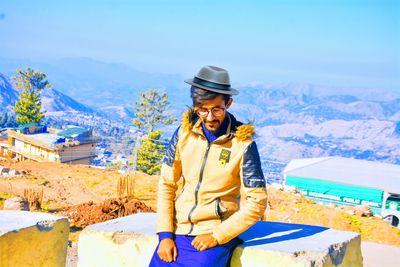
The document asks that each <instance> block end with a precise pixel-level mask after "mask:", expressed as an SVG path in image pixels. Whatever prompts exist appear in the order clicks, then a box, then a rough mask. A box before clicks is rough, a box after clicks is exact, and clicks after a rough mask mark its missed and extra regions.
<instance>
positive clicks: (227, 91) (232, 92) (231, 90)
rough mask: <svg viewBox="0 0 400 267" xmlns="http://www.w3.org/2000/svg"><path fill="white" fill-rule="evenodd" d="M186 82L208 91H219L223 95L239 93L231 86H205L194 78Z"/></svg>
mask: <svg viewBox="0 0 400 267" xmlns="http://www.w3.org/2000/svg"><path fill="white" fill-rule="evenodd" d="M185 83H188V84H190V85H193V86H196V87H198V88H201V89H204V90H207V91H211V92H215V93H219V94H223V95H238V94H239V91H238V90H236V89H234V88H232V87H229V89H228V90H219V89H215V88H211V87H207V86H203V85H201V84H197V83H195V82H194V81H193V79H187V80H185Z"/></svg>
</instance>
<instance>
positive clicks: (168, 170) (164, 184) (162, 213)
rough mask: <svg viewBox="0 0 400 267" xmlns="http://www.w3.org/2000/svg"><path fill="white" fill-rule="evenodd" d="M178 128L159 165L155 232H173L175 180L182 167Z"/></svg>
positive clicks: (176, 180) (176, 186)
mask: <svg viewBox="0 0 400 267" xmlns="http://www.w3.org/2000/svg"><path fill="white" fill-rule="evenodd" d="M178 139H179V128H178V129H177V130H176V131H175V133H174V135H173V136H172V138H171V141H170V142H169V145H168V148H167V152H166V154H165V156H164V159H163V164H162V166H161V175H160V180H159V182H158V193H157V222H156V225H157V226H156V232H157V233H160V232H175V226H174V214H175V208H174V199H175V194H176V190H177V188H178V185H177V182H178V180H179V178H180V177H181V173H182V168H181V161H180V156H179V149H178V146H177V144H178Z"/></svg>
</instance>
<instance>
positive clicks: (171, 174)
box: [150, 66, 267, 267]
mask: <svg viewBox="0 0 400 267" xmlns="http://www.w3.org/2000/svg"><path fill="white" fill-rule="evenodd" d="M185 82H186V83H189V84H190V85H192V87H191V98H192V100H193V108H192V109H190V110H188V111H187V112H186V113H185V114H184V115H183V118H182V123H181V125H180V127H179V128H178V129H177V130H176V131H175V133H174V135H173V137H172V139H171V141H170V144H169V147H168V149H167V153H166V155H165V157H164V160H163V165H162V167H161V177H160V181H159V187H158V197H157V233H158V236H159V240H160V242H159V244H158V246H157V248H156V251H155V252H154V255H153V258H152V260H151V263H150V266H189V267H195V266H202V267H204V266H229V260H230V257H231V255H232V252H233V250H234V249H235V247H236V246H237V245H238V244H240V242H241V240H240V239H239V238H237V236H238V235H239V234H240V233H242V232H243V231H245V230H246V229H248V228H249V227H250V226H252V225H253V224H254V223H256V222H257V221H258V220H260V219H261V218H262V216H263V214H264V212H265V208H266V199H267V195H266V190H265V180H264V176H263V173H262V171H261V164H260V157H259V154H258V151H257V146H256V144H255V142H254V141H253V139H252V136H253V134H254V126H253V125H246V124H242V123H240V122H238V121H237V120H236V119H235V117H234V116H233V115H232V114H230V113H229V112H227V109H228V108H229V107H230V106H231V105H232V98H231V95H237V94H238V93H239V92H238V91H237V90H236V89H233V88H231V85H230V81H229V74H228V72H227V71H226V70H224V69H221V68H218V67H214V66H206V67H203V68H201V69H200V71H199V72H198V74H197V75H196V76H195V77H194V78H193V79H188V80H186V81H185ZM180 179H182V180H183V185H182V189H181V190H180V192H177V190H178V181H179V180H180ZM240 191H242V195H241V196H240ZM240 197H242V199H244V200H245V201H244V204H243V203H242V204H243V205H242V206H241V207H240V208H239V202H240Z"/></svg>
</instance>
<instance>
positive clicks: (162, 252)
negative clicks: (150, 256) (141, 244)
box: [157, 238, 178, 262]
mask: <svg viewBox="0 0 400 267" xmlns="http://www.w3.org/2000/svg"><path fill="white" fill-rule="evenodd" d="M157 254H158V256H159V257H160V259H162V260H163V261H166V262H173V261H176V257H177V256H178V250H177V249H176V245H175V242H174V240H172V239H171V238H165V239H163V240H161V241H160V245H159V246H158V250H157Z"/></svg>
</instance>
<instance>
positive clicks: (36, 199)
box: [24, 188, 43, 210]
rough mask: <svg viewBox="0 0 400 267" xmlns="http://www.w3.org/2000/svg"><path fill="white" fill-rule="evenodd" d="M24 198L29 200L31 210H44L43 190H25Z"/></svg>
mask: <svg viewBox="0 0 400 267" xmlns="http://www.w3.org/2000/svg"><path fill="white" fill-rule="evenodd" d="M24 197H25V198H26V199H27V200H28V203H29V209H30V210H40V209H42V201H43V189H42V190H40V191H35V190H34V189H32V188H30V189H25V190H24Z"/></svg>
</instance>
